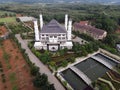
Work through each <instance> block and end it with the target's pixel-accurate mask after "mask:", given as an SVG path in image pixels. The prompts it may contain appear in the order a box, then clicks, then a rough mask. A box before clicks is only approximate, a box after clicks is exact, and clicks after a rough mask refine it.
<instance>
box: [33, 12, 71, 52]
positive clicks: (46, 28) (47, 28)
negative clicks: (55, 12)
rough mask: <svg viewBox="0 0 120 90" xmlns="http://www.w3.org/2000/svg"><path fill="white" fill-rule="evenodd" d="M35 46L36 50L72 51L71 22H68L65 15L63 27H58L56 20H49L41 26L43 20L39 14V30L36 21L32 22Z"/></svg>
mask: <svg viewBox="0 0 120 90" xmlns="http://www.w3.org/2000/svg"><path fill="white" fill-rule="evenodd" d="M34 29H35V44H34V47H35V49H37V50H40V49H44V50H50V51H57V50H59V49H64V48H68V49H72V46H73V44H72V40H71V38H72V36H71V32H72V20H69V21H68V15H67V14H66V15H65V26H62V25H60V24H59V23H58V22H57V21H56V20H54V19H53V20H51V21H50V22H49V23H48V24H46V25H43V18H42V15H41V14H40V30H39V29H38V23H37V20H35V21H34Z"/></svg>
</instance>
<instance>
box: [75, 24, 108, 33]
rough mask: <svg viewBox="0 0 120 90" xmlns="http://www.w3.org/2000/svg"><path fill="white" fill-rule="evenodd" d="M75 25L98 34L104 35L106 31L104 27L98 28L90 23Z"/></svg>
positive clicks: (76, 27)
mask: <svg viewBox="0 0 120 90" xmlns="http://www.w3.org/2000/svg"><path fill="white" fill-rule="evenodd" d="M73 26H74V28H75V29H78V30H79V29H81V30H86V31H88V32H90V33H93V34H96V35H103V34H104V33H105V32H106V31H104V30H102V29H98V28H95V27H93V26H90V25H81V24H80V23H74V25H73Z"/></svg>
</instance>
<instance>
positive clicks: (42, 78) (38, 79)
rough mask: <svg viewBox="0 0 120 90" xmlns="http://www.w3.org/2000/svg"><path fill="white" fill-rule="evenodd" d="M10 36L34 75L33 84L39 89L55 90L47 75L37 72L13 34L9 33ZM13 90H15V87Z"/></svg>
mask: <svg viewBox="0 0 120 90" xmlns="http://www.w3.org/2000/svg"><path fill="white" fill-rule="evenodd" d="M10 37H11V38H12V39H13V40H14V41H15V42H16V43H17V45H18V47H19V49H20V50H21V53H22V54H23V57H24V58H25V60H26V62H27V64H28V65H29V67H30V70H31V75H33V76H34V80H33V84H34V86H36V87H38V88H40V90H55V88H54V85H53V84H49V82H48V78H47V75H45V74H41V73H40V72H39V68H38V67H36V66H35V65H34V64H33V63H32V62H31V61H30V60H29V57H28V55H27V54H26V53H25V50H24V49H22V48H21V44H20V43H19V42H18V40H17V39H16V38H15V36H14V34H13V33H11V35H10ZM11 78H12V80H13V79H14V76H13V75H12V76H11ZM14 90H17V89H16V87H15V89H14Z"/></svg>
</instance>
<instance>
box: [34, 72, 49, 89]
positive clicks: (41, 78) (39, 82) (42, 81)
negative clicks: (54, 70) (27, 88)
mask: <svg viewBox="0 0 120 90" xmlns="http://www.w3.org/2000/svg"><path fill="white" fill-rule="evenodd" d="M33 83H34V85H35V86H36V87H42V86H46V85H47V84H48V77H47V76H46V75H45V74H42V75H41V74H38V75H37V76H36V77H35V79H34V80H33Z"/></svg>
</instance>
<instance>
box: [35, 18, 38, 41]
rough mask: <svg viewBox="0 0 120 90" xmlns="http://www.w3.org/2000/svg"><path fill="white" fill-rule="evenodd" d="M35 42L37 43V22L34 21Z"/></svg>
mask: <svg viewBox="0 0 120 90" xmlns="http://www.w3.org/2000/svg"><path fill="white" fill-rule="evenodd" d="M34 30H35V41H39V30H38V23H37V20H34Z"/></svg>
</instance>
